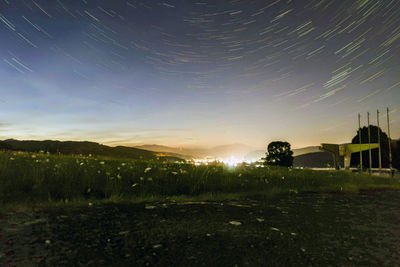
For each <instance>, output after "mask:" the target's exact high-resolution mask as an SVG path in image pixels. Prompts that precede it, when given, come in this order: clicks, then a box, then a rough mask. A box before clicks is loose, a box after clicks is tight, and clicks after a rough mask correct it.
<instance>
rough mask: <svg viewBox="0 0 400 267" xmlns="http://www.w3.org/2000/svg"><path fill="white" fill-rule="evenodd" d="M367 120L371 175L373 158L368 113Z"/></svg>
mask: <svg viewBox="0 0 400 267" xmlns="http://www.w3.org/2000/svg"><path fill="white" fill-rule="evenodd" d="M367 120H368V152H369V170H368V171H369V173H370V174H371V168H372V158H371V127H370V125H369V112H367Z"/></svg>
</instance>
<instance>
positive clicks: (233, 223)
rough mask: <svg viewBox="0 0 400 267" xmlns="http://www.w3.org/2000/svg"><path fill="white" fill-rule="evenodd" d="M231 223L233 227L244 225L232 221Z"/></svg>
mask: <svg viewBox="0 0 400 267" xmlns="http://www.w3.org/2000/svg"><path fill="white" fill-rule="evenodd" d="M229 223H230V224H232V225H235V226H239V225H242V223H241V222H238V221H230V222H229Z"/></svg>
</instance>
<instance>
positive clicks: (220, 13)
mask: <svg viewBox="0 0 400 267" xmlns="http://www.w3.org/2000/svg"><path fill="white" fill-rule="evenodd" d="M0 81H1V83H0V93H1V94H0V104H1V112H0V138H2V139H6V138H18V139H61V140H91V141H98V142H101V143H105V144H111V145H113V144H125V145H126V144H144V143H157V144H165V145H174V146H180V145H189V146H190V145H215V144H225V143H244V144H249V145H252V146H257V147H264V146H265V144H266V143H267V142H268V141H271V140H274V139H282V140H287V141H290V142H291V143H292V145H293V146H294V147H301V146H306V145H318V144H319V143H320V142H349V141H350V140H351V138H352V136H353V135H354V133H355V132H356V130H357V124H358V122H357V113H361V114H362V115H363V117H362V118H363V123H364V124H365V123H366V117H365V114H366V112H367V111H370V112H371V113H374V112H375V111H376V109H381V111H384V109H385V108H386V107H389V108H390V110H391V122H392V129H391V131H392V136H393V137H395V138H396V137H398V136H399V135H400V126H399V125H400V124H399V122H400V112H399V109H400V2H399V1H397V0H352V1H350V0H346V1H342V0H297V1H293V0H270V1H258V0H257V1H251V0H247V1H245V0H243V1H240V0H232V1H191V0H185V1H183V0H181V1H155V0H147V1H135V0H129V1H120V0H113V1H105V0H103V1H100V0H93V1H89V0H69V1H67V0H52V1H50V0H47V1H45V0H0ZM383 113H384V112H382V114H383ZM375 120H376V118H373V117H372V122H373V123H374V121H375ZM383 129H384V130H385V129H386V128H385V127H383Z"/></svg>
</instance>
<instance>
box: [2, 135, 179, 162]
mask: <svg viewBox="0 0 400 267" xmlns="http://www.w3.org/2000/svg"><path fill="white" fill-rule="evenodd" d="M0 149H3V150H18V151H26V152H39V151H44V152H49V153H52V154H55V153H61V154H66V155H71V154H82V155H89V154H92V155H97V156H108V157H117V158H132V159H155V158H157V157H162V158H165V159H170V160H182V158H180V157H178V155H176V154H173V155H169V154H162V155H160V154H159V153H156V152H153V151H148V150H144V149H138V148H132V147H125V146H117V147H110V146H106V145H102V144H99V143H95V142H88V141H54V140H44V141H33V140H23V141H20V140H15V139H7V140H4V141H0Z"/></svg>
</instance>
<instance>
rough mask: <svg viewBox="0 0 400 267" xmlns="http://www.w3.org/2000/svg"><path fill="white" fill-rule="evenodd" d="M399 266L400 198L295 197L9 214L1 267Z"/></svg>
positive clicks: (0, 235) (0, 220) (1, 222)
mask: <svg viewBox="0 0 400 267" xmlns="http://www.w3.org/2000/svg"><path fill="white" fill-rule="evenodd" d="M399 262H400V192H399V191H376V192H368V193H360V194H290V195H284V196H280V197H278V198H274V199H264V198H262V197H260V198H253V199H247V200H241V201H222V202H179V203H177V202H166V203H159V202H151V203H141V204H102V205H98V204H96V203H94V204H93V205H87V206H84V207H79V208H78V207H68V208H57V209H55V208H52V209H47V210H45V211H40V212H33V213H32V212H31V213H29V212H8V213H7V212H3V213H1V214H0V265H1V266H31V265H32V266H109V265H113V266H207V265H211V266H263V265H274V266H276V265H280V266H282V265H284V266H294V265H296V266H298V265H300V266H303V265H317V266H318V265H324V266H325V265H333V266H353V265H374V266H375V265H383V266H395V265H397V264H398V263H399Z"/></svg>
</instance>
